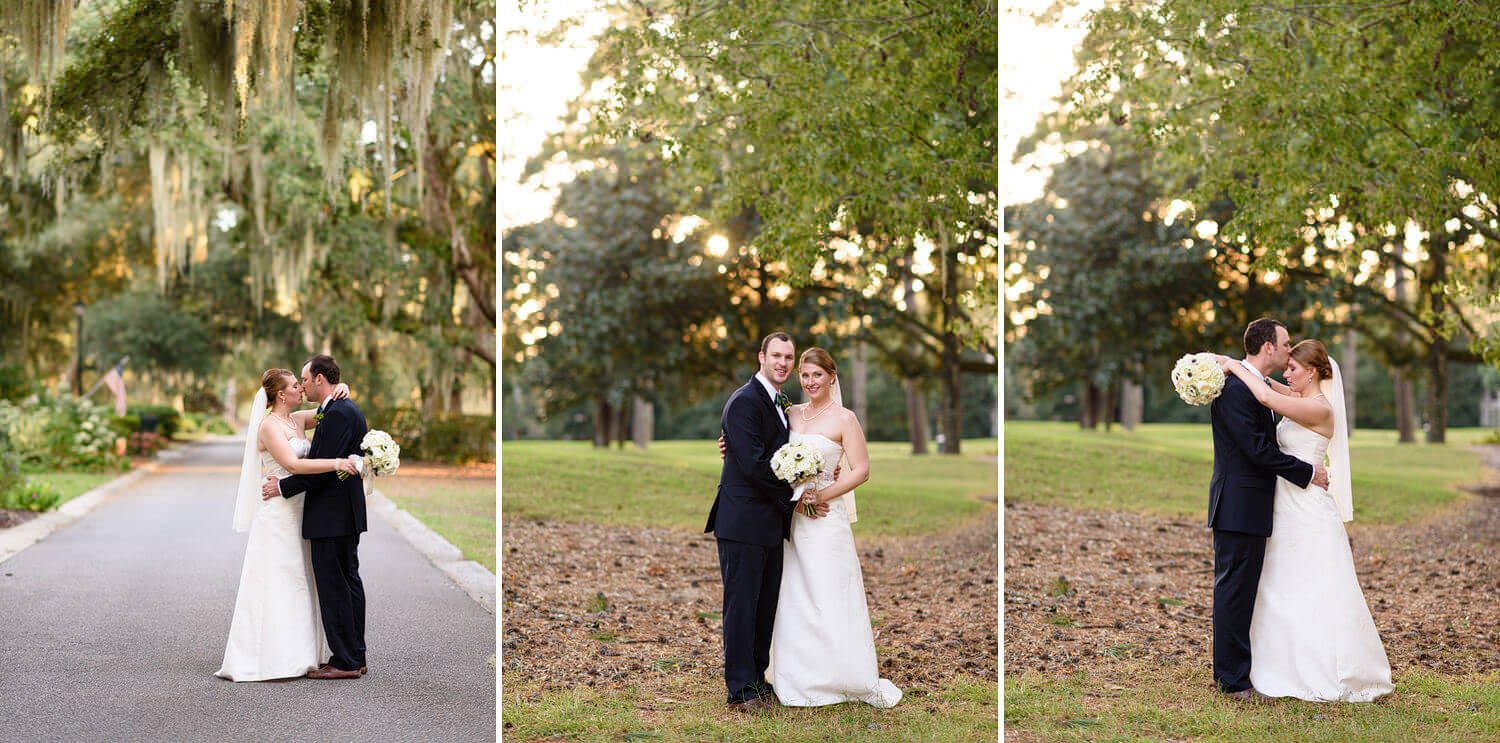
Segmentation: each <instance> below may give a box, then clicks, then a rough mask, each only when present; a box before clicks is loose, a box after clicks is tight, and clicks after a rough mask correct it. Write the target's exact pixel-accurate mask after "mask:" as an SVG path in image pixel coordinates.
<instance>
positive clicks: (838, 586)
mask: <svg viewBox="0 0 1500 743" xmlns="http://www.w3.org/2000/svg"><path fill="white" fill-rule="evenodd" d="M798 366H799V369H800V372H799V375H798V376H799V377H800V379H801V382H802V390H803V392H805V393H806V394H807V398H808V402H806V403H804V404H801V405H794V406H792V408H791V409H790V410H789V411H788V414H787V422H788V423H789V425H790V428H791V434H790V440H791V441H801V442H803V443H805V444H808V445H810V446H812V447H814V448H816V449H818V450H819V451H820V452H821V453H822V454H823V473H824V474H823V475H822V477H820V478H819V480H818V481H817V483H816V484H815V485H814V486H813V488H814V489H811V490H809V491H808V492H807V493H805V494H804V495H803V500H804V501H806V502H809V503H819V502H822V503H827V504H828V507H829V508H828V515H827V516H822V517H818V518H808V517H807V516H806V515H803V513H802V511H801V510H800V509H798V511H797V512H796V515H795V516H793V519H792V535H791V539H790V540H789V541H788V542H787V543H786V545H785V547H784V548H783V561H784V562H783V566H782V573H781V592H780V594H779V599H778V604H777V610H776V624H775V627H774V629H773V630H772V633H771V663H770V668H769V669H768V670H767V675H769V676H771V684H772V688H773V689H775V693H776V697H777V698H778V699H779V700H781V703H782V704H784V705H787V706H791V707H816V706H821V705H825V704H838V703H839V702H849V701H860V702H867V703H869V704H872V705H874V706H876V707H893V706H895V704H896V703H897V702H899V701H901V690H900V689H897V688H896V686H895V685H894V684H892V683H891V682H890V681H887V680H886V679H883V678H881V677H880V671H879V668H878V667H877V666H876V663H875V638H874V635H873V634H872V633H871V630H870V613H869V609H868V607H867V606H866V605H865V583H864V577H863V576H862V575H861V574H860V568H859V554H858V553H857V552H855V550H854V533H853V532H852V531H851V530H850V528H849V525H850V524H851V523H853V522H854V521H855V520H856V515H855V509H854V488H855V487H856V486H858V485H860V484H861V483H863V482H864V481H865V480H867V479H869V476H870V459H869V454H868V452H867V450H866V448H865V433H864V430H863V429H861V428H860V426H859V419H858V418H857V417H855V415H854V411H852V410H849V409H848V408H845V407H843V404H842V395H841V394H840V392H839V382H838V368H837V367H836V366H835V365H834V363H833V357H832V356H829V355H828V352H827V351H824V350H823V349H821V348H816V347H814V348H809V349H807V350H806V351H804V352H803V353H802V358H801V359H800V363H799V365H798ZM841 457H844V458H846V459H847V461H848V464H849V467H848V469H847V470H840V474H839V475H838V476H837V479H835V476H834V474H833V473H834V470H835V468H836V467H837V466H838V463H839V460H840V458H841Z"/></svg>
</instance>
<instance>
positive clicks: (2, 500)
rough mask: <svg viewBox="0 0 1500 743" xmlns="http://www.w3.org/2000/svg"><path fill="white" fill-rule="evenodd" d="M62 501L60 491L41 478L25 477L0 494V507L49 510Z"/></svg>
mask: <svg viewBox="0 0 1500 743" xmlns="http://www.w3.org/2000/svg"><path fill="white" fill-rule="evenodd" d="M61 502H62V492H61V491H59V490H58V489H57V488H55V487H53V486H52V485H49V484H47V483H45V482H42V481H41V480H34V479H31V478H27V479H25V480H24V481H22V482H21V483H20V484H19V485H16V486H15V487H12V488H11V489H9V490H7V491H5V493H4V494H3V495H0V508H12V509H17V510H25V511H38V512H40V511H50V510H52V509H54V508H56V507H57V504H59V503H61Z"/></svg>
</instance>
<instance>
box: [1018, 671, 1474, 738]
mask: <svg viewBox="0 0 1500 743" xmlns="http://www.w3.org/2000/svg"><path fill="white" fill-rule="evenodd" d="M1395 681H1396V691H1395V693H1394V694H1392V695H1391V696H1390V697H1388V698H1387V699H1388V701H1382V702H1380V703H1376V704H1318V703H1314V702H1302V701H1296V700H1285V701H1279V702H1276V703H1274V704H1270V705H1265V706H1251V705H1247V704H1244V703H1242V702H1236V701H1234V700H1231V699H1228V698H1225V697H1224V696H1223V695H1221V694H1219V693H1217V692H1215V691H1213V690H1212V689H1210V688H1209V679H1208V673H1207V671H1206V669H1204V668H1202V667H1198V668H1188V667H1186V666H1175V667H1173V666H1159V665H1154V664H1146V663H1143V664H1142V665H1141V666H1140V667H1139V668H1133V669H1129V671H1128V673H1127V672H1120V673H1117V674H1113V675H1111V676H1110V677H1107V678H1106V677H1102V676H1089V675H1088V674H1087V673H1085V672H1080V673H1077V674H1075V675H1073V676H1070V677H1066V678H1058V677H1056V676H1048V675H1044V674H1038V673H1028V674H1025V675H1022V676H1019V677H1017V676H1007V677H1006V679H1005V727H1006V730H1007V731H1025V732H1026V733H1030V734H1032V735H1033V736H1035V737H1038V738H1040V739H1042V740H1047V741H1134V740H1194V741H1235V742H1236V743H1238V742H1239V741H1261V740H1275V741H1349V740H1370V741H1377V740H1378V741H1417V740H1441V741H1494V740H1500V676H1495V675H1489V676H1476V677H1469V678H1455V677H1449V676H1440V675H1437V674H1432V673H1430V672H1426V671H1420V670H1413V671H1405V672H1401V671H1398V672H1397V673H1396V676H1395Z"/></svg>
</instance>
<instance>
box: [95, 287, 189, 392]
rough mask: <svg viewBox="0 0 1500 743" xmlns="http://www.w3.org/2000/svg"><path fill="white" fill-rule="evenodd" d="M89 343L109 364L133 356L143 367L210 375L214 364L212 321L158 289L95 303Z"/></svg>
mask: <svg viewBox="0 0 1500 743" xmlns="http://www.w3.org/2000/svg"><path fill="white" fill-rule="evenodd" d="M84 346H85V348H86V349H87V350H88V353H91V354H92V355H94V357H95V358H96V359H99V360H102V361H103V362H104V363H105V364H108V365H110V366H113V365H114V363H115V362H116V361H117V360H119V359H121V358H123V357H125V356H129V357H130V366H131V367H133V368H135V369H138V370H141V371H143V372H164V373H172V372H187V373H191V374H205V373H207V372H208V370H209V369H210V367H211V365H212V363H213V357H212V351H213V342H212V340H211V339H210V337H209V328H208V325H207V324H206V323H205V322H204V321H203V320H202V319H201V318H200V317H198V316H196V315H192V314H188V313H186V312H183V311H182V310H181V309H179V308H178V307H176V306H174V305H173V304H172V303H171V302H170V301H169V300H168V299H167V298H165V297H162V296H160V295H158V294H155V293H146V292H132V293H129V294H121V295H119V296H115V297H111V298H109V299H106V300H104V301H101V302H99V303H97V304H95V305H93V306H92V307H90V308H89V310H88V316H87V317H86V318H85V320H84Z"/></svg>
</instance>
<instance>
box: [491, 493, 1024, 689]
mask: <svg viewBox="0 0 1500 743" xmlns="http://www.w3.org/2000/svg"><path fill="white" fill-rule="evenodd" d="M996 531H997V530H996V528H995V521H994V519H993V518H988V519H986V518H980V519H976V520H975V521H973V522H970V523H969V524H968V525H966V526H964V527H962V528H960V529H958V530H956V531H954V532H952V533H949V534H945V535H942V536H938V537H929V538H899V539H898V538H879V537H864V536H862V535H860V533H859V526H858V525H855V541H856V544H857V545H858V549H859V555H860V563H861V566H862V568H863V570H864V577H865V591H866V596H867V600H868V603H869V607H870V618H871V621H872V622H873V623H874V625H875V645H876V650H877V653H878V655H879V659H880V667H881V669H880V670H881V675H882V676H884V677H886V678H889V679H890V680H891V681H892V682H893V683H895V684H896V685H897V686H899V687H901V688H902V689H914V688H926V689H929V690H936V689H938V688H940V687H941V686H942V685H943V684H944V683H945V682H947V681H948V680H949V679H951V678H954V677H955V676H958V675H966V676H979V677H983V678H995V677H996V675H997V673H998V671H997V662H998V658H997V637H996V631H995V607H996V605H997V601H998V595H997V589H996V582H995V576H996V570H997V566H996V551H997V550H996V547H997V544H996ZM501 549H502V551H503V555H504V557H503V560H504V562H503V565H502V572H503V575H502V578H501V585H502V586H503V588H504V596H503V597H502V606H501V622H502V629H503V633H504V634H503V637H502V648H503V650H502V660H503V663H504V672H505V674H506V676H507V677H511V676H512V675H518V676H519V677H521V678H524V679H526V680H527V681H529V682H534V683H536V684H538V685H540V687H541V688H545V689H568V688H572V687H576V686H592V687H597V688H601V689H611V688H625V687H628V686H633V687H637V688H638V689H640V690H641V691H643V692H645V693H648V694H649V693H666V691H667V690H668V689H669V688H671V684H670V681H671V680H672V676H673V675H674V674H684V673H688V674H700V675H703V676H706V677H712V678H715V679H719V678H722V673H723V649H722V646H721V640H720V633H721V624H720V619H719V610H720V608H721V598H722V593H721V591H722V588H721V585H720V581H719V567H718V552H717V549H716V547H715V544H714V539H713V536H712V535H710V534H695V533H693V532H689V531H681V530H674V529H665V528H651V529H638V528H622V527H613V526H600V525H595V524H580V523H563V522H542V521H531V520H523V519H506V520H505V527H504V542H503V543H502V544H501Z"/></svg>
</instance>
